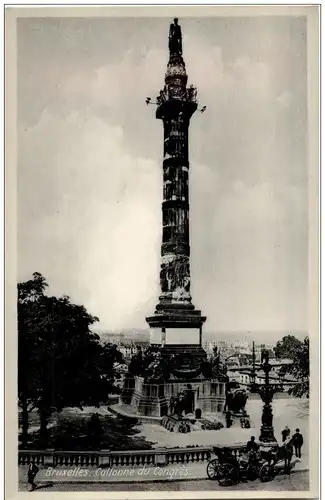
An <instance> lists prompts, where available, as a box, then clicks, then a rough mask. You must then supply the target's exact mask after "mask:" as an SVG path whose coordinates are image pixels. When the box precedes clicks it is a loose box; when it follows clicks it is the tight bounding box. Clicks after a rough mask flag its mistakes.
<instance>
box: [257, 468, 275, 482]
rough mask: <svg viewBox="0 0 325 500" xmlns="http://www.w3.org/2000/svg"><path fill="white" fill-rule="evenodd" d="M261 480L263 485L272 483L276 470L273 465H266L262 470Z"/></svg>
mask: <svg viewBox="0 0 325 500" xmlns="http://www.w3.org/2000/svg"><path fill="white" fill-rule="evenodd" d="M259 476H260V480H261V481H262V483H267V482H268V481H272V480H273V479H274V477H275V470H274V467H273V465H269V464H264V465H262V467H261V468H260V474H259Z"/></svg>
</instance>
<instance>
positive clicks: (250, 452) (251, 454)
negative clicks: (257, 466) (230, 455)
mask: <svg viewBox="0 0 325 500" xmlns="http://www.w3.org/2000/svg"><path fill="white" fill-rule="evenodd" d="M258 450H259V446H258V444H257V443H256V441H255V437H254V436H252V437H251V438H250V440H249V441H248V443H247V444H246V453H247V459H248V463H249V464H252V463H255V462H257V459H258Z"/></svg>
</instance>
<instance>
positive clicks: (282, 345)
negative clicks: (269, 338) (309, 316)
mask: <svg viewBox="0 0 325 500" xmlns="http://www.w3.org/2000/svg"><path fill="white" fill-rule="evenodd" d="M301 345H302V342H301V340H299V339H297V338H296V337H294V336H293V335H286V336H285V337H283V338H282V339H281V340H279V341H278V342H277V344H276V346H275V347H274V349H273V350H274V354H275V356H276V358H278V359H284V358H286V359H295V356H296V352H297V349H299V348H300V347H301Z"/></svg>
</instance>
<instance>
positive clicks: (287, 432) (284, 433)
mask: <svg viewBox="0 0 325 500" xmlns="http://www.w3.org/2000/svg"><path fill="white" fill-rule="evenodd" d="M281 434H282V443H284V442H285V440H286V439H287V438H288V437H289V436H290V429H289V427H288V426H287V425H286V426H285V428H284V429H283V431H282V433H281Z"/></svg>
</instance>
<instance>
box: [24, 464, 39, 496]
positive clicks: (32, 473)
mask: <svg viewBox="0 0 325 500" xmlns="http://www.w3.org/2000/svg"><path fill="white" fill-rule="evenodd" d="M38 471H39V468H38V467H37V465H36V464H34V463H31V464H29V467H28V471H27V480H28V484H30V485H31V489H30V491H34V490H35V489H36V487H37V484H36V483H35V478H36V474H37V473H38Z"/></svg>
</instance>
